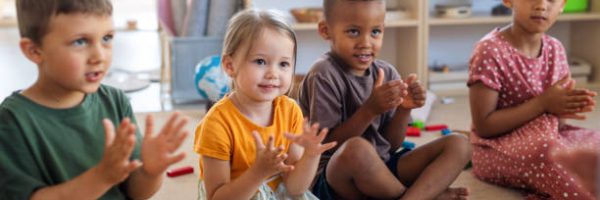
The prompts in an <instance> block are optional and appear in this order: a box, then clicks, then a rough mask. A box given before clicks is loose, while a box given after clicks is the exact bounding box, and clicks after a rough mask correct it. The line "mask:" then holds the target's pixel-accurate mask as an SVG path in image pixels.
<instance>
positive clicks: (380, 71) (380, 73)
mask: <svg viewBox="0 0 600 200" xmlns="http://www.w3.org/2000/svg"><path fill="white" fill-rule="evenodd" d="M384 76H385V72H383V69H381V68H377V79H375V85H373V86H374V87H379V86H381V85H383V79H384Z"/></svg>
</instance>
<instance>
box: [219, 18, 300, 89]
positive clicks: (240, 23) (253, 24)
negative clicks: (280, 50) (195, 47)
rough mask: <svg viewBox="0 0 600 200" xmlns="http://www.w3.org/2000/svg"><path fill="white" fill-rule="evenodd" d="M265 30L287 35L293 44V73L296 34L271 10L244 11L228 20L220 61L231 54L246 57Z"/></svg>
mask: <svg viewBox="0 0 600 200" xmlns="http://www.w3.org/2000/svg"><path fill="white" fill-rule="evenodd" d="M267 28H270V29H272V30H275V31H278V32H280V33H282V34H284V35H287V36H288V37H290V39H292V41H293V42H294V57H293V58H292V59H293V60H294V61H293V64H294V72H295V70H296V54H297V50H298V43H297V41H296V34H295V33H294V31H293V30H292V28H291V26H290V25H289V23H288V22H287V20H286V19H285V17H283V15H281V14H280V13H279V12H277V11H273V10H256V9H246V10H242V11H240V12H238V13H237V14H235V15H234V16H233V17H232V18H231V20H229V25H228V26H227V32H226V33H225V39H224V41H223V52H222V53H221V61H223V60H222V59H224V58H225V57H226V56H233V54H236V53H238V54H239V53H242V54H241V55H242V56H244V58H245V57H246V56H248V51H250V48H251V47H252V45H253V42H254V41H255V38H258V37H259V36H260V34H262V32H263V31H264V30H265V29H267ZM243 47H245V48H243ZM292 84H293V80H292ZM233 85H234V84H232V89H233ZM290 88H293V87H290ZM288 93H289V90H288Z"/></svg>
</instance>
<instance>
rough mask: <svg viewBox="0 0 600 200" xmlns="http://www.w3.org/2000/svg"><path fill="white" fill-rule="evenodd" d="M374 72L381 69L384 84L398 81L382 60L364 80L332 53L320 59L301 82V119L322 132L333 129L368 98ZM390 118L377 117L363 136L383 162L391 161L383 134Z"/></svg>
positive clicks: (389, 115)
mask: <svg viewBox="0 0 600 200" xmlns="http://www.w3.org/2000/svg"><path fill="white" fill-rule="evenodd" d="M377 68H382V69H383V71H384V73H385V78H384V83H385V82H387V81H390V80H397V79H400V75H398V72H397V71H396V69H395V68H394V67H393V66H392V65H391V64H389V63H387V62H384V61H381V60H375V62H373V64H372V65H371V66H370V67H369V69H368V70H367V71H366V73H365V75H364V76H356V75H354V74H352V73H351V72H350V71H349V70H347V68H346V66H344V64H343V62H342V61H341V60H339V59H338V58H336V57H335V56H334V55H333V54H332V53H327V54H325V55H323V56H322V57H321V58H320V59H319V60H317V62H316V63H315V64H314V65H313V66H312V68H311V69H310V71H309V72H308V74H307V76H306V78H305V79H304V80H303V81H302V85H301V88H300V96H299V102H300V107H301V108H302V112H303V113H304V116H307V117H308V118H309V120H310V121H311V123H315V122H318V123H319V124H320V125H321V128H325V127H326V128H329V129H330V130H332V129H335V128H336V127H337V126H339V125H340V124H341V123H343V122H344V121H346V120H348V119H349V118H350V117H351V116H352V115H353V114H354V112H356V111H357V110H358V108H360V106H362V104H363V102H365V101H366V100H367V99H368V98H369V96H370V95H371V91H372V90H373V84H374V82H375V80H376V79H377ZM393 116H394V112H393V111H390V112H387V113H384V114H382V115H379V116H378V117H377V118H375V120H373V121H372V122H371V124H370V125H369V127H368V128H367V129H366V130H365V132H364V133H363V135H362V137H363V138H365V139H366V140H368V141H369V142H371V144H373V146H374V147H375V149H376V150H377V153H378V154H379V156H380V157H381V159H382V160H384V161H387V160H388V159H389V157H390V143H389V142H388V141H387V140H386V139H385V138H384V137H383V135H382V132H383V130H384V129H385V127H386V126H387V125H388V123H389V122H390V121H391V119H392V117H393ZM394 150H395V149H394ZM332 153H333V152H326V153H324V154H323V156H322V158H321V164H320V165H319V168H321V167H322V166H323V164H325V163H326V162H327V161H328V160H329V158H330V157H331V155H332Z"/></svg>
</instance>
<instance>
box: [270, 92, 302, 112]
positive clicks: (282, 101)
mask: <svg viewBox="0 0 600 200" xmlns="http://www.w3.org/2000/svg"><path fill="white" fill-rule="evenodd" d="M274 101H275V104H277V105H279V106H280V107H281V108H283V109H285V110H290V109H295V108H298V109H299V108H300V107H299V106H298V103H297V102H296V100H295V99H293V98H291V97H288V96H286V95H281V96H279V97H277V98H275V100H274Z"/></svg>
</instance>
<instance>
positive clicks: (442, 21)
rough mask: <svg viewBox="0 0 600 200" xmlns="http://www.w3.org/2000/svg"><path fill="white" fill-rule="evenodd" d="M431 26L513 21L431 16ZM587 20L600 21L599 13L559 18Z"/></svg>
mask: <svg viewBox="0 0 600 200" xmlns="http://www.w3.org/2000/svg"><path fill="white" fill-rule="evenodd" d="M430 18H431V19H430V20H429V25H431V26H450V25H483V24H506V23H510V22H511V20H512V17H511V16H491V15H486V14H474V15H473V16H471V17H467V18H457V19H453V18H437V17H435V16H431V17H430ZM587 20H600V14H598V13H568V14H562V15H560V16H559V17H558V19H557V21H559V22H568V21H587Z"/></svg>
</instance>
